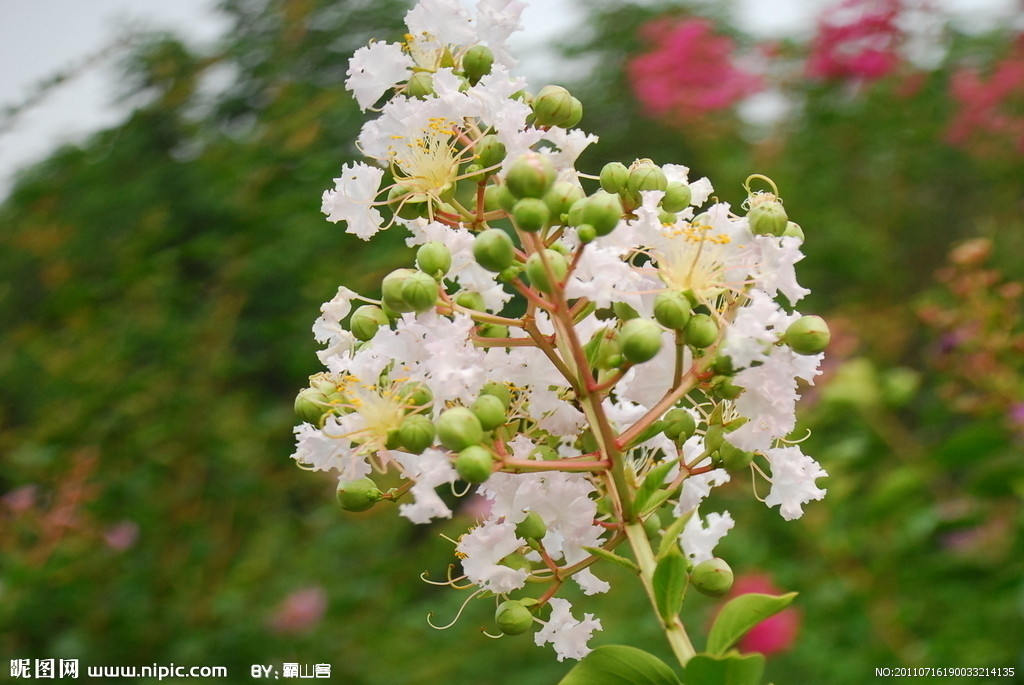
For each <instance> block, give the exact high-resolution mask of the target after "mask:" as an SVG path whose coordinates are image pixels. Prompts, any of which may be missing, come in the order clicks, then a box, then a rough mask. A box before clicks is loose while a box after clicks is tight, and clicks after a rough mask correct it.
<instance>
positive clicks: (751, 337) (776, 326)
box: [722, 289, 800, 369]
mask: <svg viewBox="0 0 1024 685" xmlns="http://www.w3.org/2000/svg"><path fill="white" fill-rule="evenodd" d="M747 297H748V298H749V302H748V303H747V304H746V305H744V306H743V307H740V309H739V311H737V312H736V318H735V319H734V320H733V321H732V323H731V324H729V327H728V328H727V329H726V331H725V342H724V344H723V345H722V353H723V354H725V355H726V356H728V357H729V358H730V359H731V360H732V363H733V366H734V367H735V368H736V369H745V368H746V367H748V366H750V365H751V364H752V363H753V362H755V361H757V362H762V361H765V360H767V359H768V350H769V349H770V346H771V345H773V344H774V343H776V342H778V340H779V338H780V337H781V336H782V334H783V333H785V332H786V329H787V328H788V327H789V324H791V323H792V322H794V321H796V320H797V319H798V318H800V315H799V314H787V313H786V312H785V311H783V309H782V307H781V306H779V303H778V302H776V301H775V300H773V299H772V296H771V295H769V294H768V293H766V292H764V291H763V290H757V289H753V290H751V291H750V292H749V293H747Z"/></svg>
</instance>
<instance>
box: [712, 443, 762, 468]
mask: <svg viewBox="0 0 1024 685" xmlns="http://www.w3.org/2000/svg"><path fill="white" fill-rule="evenodd" d="M718 456H719V457H720V458H721V460H722V466H724V467H725V469H726V470H727V471H742V470H743V469H745V468H747V467H748V466H750V462H752V461H753V460H754V453H753V452H747V451H745V450H741V449H740V448H739V447H736V446H735V445H731V444H729V443H728V442H723V443H722V446H721V447H719V448H718Z"/></svg>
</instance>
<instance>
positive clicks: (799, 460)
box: [764, 446, 828, 521]
mask: <svg viewBox="0 0 1024 685" xmlns="http://www.w3.org/2000/svg"><path fill="white" fill-rule="evenodd" d="M764 456H765V457H767V458H768V463H769V464H771V469H772V476H771V481H772V490H771V492H770V493H768V497H766V498H765V500H764V503H765V504H767V505H768V506H769V507H773V506H775V505H776V504H778V505H779V513H780V514H782V518H784V519H786V520H787V521H792V520H794V519H798V518H800V517H801V516H803V514H804V510H803V505H804V504H807V503H808V502H810V501H813V500H820V499H822V498H823V497H824V496H825V492H826V491H825V490H824V489H822V488H819V487H818V486H817V484H816V483H815V481H816V480H817V479H818V478H824V477H826V476H828V473H827V472H826V471H825V469H823V468H822V467H821V465H820V464H819V463H818V462H816V461H815V460H814V459H812V458H811V457H809V456H807V455H806V454H804V453H803V452H802V451H801V450H800V448H799V447H797V446H791V447H776V448H773V449H769V450H765V452H764Z"/></svg>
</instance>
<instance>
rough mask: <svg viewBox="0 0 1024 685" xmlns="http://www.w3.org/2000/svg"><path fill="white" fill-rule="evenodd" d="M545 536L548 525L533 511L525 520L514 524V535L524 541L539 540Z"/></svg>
mask: <svg viewBox="0 0 1024 685" xmlns="http://www.w3.org/2000/svg"><path fill="white" fill-rule="evenodd" d="M547 534H548V525H547V524H546V523H544V519H542V518H541V516H540V514H538V513H537V512H535V511H531V512H530V513H529V514H527V515H526V518H524V519H523V520H522V521H520V522H519V523H517V524H516V535H518V536H519V537H521V538H523V539H524V540H541V539H543V538H544V536H545V535H547Z"/></svg>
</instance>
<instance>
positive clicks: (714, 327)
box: [683, 314, 718, 348]
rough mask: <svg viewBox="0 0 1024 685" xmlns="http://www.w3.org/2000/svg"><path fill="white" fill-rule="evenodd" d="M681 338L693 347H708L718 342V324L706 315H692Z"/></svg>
mask: <svg viewBox="0 0 1024 685" xmlns="http://www.w3.org/2000/svg"><path fill="white" fill-rule="evenodd" d="M683 336H684V337H685V338H686V342H687V344H689V345H692V346H693V347H696V348H704V347H709V346H711V345H713V344H714V342H715V341H716V340H718V324H717V323H715V320H714V319H713V318H711V316H709V315H708V314H694V315H693V316H691V317H690V320H689V321H688V322H687V324H686V328H685V329H684V331H683Z"/></svg>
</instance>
